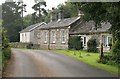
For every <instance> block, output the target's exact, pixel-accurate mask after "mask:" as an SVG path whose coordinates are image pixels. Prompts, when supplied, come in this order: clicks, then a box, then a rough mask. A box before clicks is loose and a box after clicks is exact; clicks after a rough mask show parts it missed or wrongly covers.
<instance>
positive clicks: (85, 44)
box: [84, 37, 87, 46]
mask: <svg viewBox="0 0 120 79" xmlns="http://www.w3.org/2000/svg"><path fill="white" fill-rule="evenodd" d="M84 46H87V43H86V37H84Z"/></svg>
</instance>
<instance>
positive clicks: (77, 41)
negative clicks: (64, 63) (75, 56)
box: [68, 36, 83, 50]
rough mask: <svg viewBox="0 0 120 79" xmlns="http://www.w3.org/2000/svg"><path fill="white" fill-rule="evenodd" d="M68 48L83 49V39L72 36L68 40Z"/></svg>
mask: <svg viewBox="0 0 120 79" xmlns="http://www.w3.org/2000/svg"><path fill="white" fill-rule="evenodd" d="M68 47H69V49H75V50H81V49H83V45H82V41H81V37H79V36H72V37H70V38H69V40H68Z"/></svg>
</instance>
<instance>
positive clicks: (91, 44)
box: [87, 38, 98, 52]
mask: <svg viewBox="0 0 120 79" xmlns="http://www.w3.org/2000/svg"><path fill="white" fill-rule="evenodd" d="M87 46H88V47H87V51H88V52H98V49H97V46H98V44H97V41H96V39H93V38H91V39H90V40H89V41H88V42H87Z"/></svg>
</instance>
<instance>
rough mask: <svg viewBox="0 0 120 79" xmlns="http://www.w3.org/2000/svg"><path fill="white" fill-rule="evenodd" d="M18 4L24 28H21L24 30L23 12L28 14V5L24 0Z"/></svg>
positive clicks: (20, 0)
mask: <svg viewBox="0 0 120 79" xmlns="http://www.w3.org/2000/svg"><path fill="white" fill-rule="evenodd" d="M17 3H18V4H17V5H18V10H19V13H20V14H21V17H22V26H21V30H22V29H23V26H24V23H23V12H27V11H26V8H25V7H26V6H27V5H26V4H24V3H23V0H18V2H17Z"/></svg>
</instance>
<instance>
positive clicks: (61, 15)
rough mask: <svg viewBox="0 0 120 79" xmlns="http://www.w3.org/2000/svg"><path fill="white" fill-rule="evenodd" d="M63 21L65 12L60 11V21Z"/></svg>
mask: <svg viewBox="0 0 120 79" xmlns="http://www.w3.org/2000/svg"><path fill="white" fill-rule="evenodd" d="M61 19H64V12H63V10H59V12H58V21H59V20H61Z"/></svg>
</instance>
